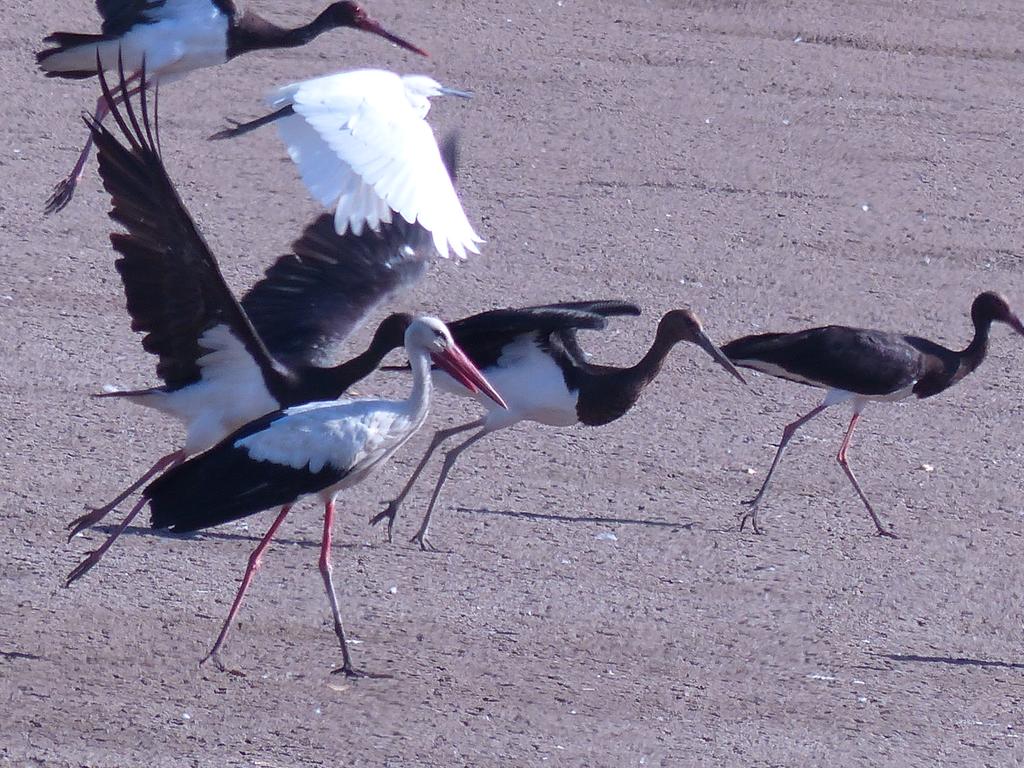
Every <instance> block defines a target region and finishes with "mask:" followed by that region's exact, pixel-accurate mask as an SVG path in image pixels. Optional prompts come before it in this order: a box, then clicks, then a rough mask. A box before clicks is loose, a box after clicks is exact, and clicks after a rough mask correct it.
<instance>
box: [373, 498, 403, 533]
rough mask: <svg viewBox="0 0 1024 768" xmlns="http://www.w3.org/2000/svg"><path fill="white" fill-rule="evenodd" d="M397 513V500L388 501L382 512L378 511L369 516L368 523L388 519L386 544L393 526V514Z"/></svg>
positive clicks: (376, 523)
mask: <svg viewBox="0 0 1024 768" xmlns="http://www.w3.org/2000/svg"><path fill="white" fill-rule="evenodd" d="M397 514H398V500H397V499H396V500H394V501H389V502H388V506H387V508H385V510H384V511H383V512H378V513H377V514H376V515H374V516H373V517H371V518H370V525H378V524H379V523H380V522H381V520H385V519H386V520H387V521H388V529H387V536H388V544H390V543H391V541H392V538H391V534H392V529H393V528H394V527H395V516H396V515H397Z"/></svg>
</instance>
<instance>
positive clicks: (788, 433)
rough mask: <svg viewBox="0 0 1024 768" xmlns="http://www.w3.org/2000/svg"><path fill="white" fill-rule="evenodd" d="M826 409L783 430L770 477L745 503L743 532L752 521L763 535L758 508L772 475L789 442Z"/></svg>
mask: <svg viewBox="0 0 1024 768" xmlns="http://www.w3.org/2000/svg"><path fill="white" fill-rule="evenodd" d="M826 408H828V406H827V405H819V406H818V407H817V408H815V409H814V410H813V411H811V412H810V413H808V414H806V415H804V416H801V417H800V418H799V419H797V420H796V421H794V422H792V423H790V424H787V425H786V428H785V429H784V430H782V440H781V441H780V442H779V449H778V450H777V451H776V452H775V459H774V460H772V465H771V467H770V468H769V469H768V475H767V476H766V477H765V479H764V483H763V484H762V485H761V490H759V491H758V492H757V496H755V497H754V498H752V499H750V500H749V501H744V502H743V503H744V504H747V505H749V506H750V510H749V511H748V512H745V513H744V514H743V517H741V518H740V530H741V531H742V530H743V526H745V525H746V524H747V520H750V527H751V528H753V529H754V533H761V528H760V526H758V524H757V506H758V504H760V503H761V499H762V498H764V494H765V491H767V490H768V483H770V482H771V479H772V475H774V474H775V469H776V467H778V466H779V461H781V460H782V454H783V453H785V451H786V446H787V445H788V444H789V441H790V440H792V439H793V435H795V434H796V431H797V430H798V429H800V427H802V426H803V425H804V424H806V423H807V422H808V421H810V420H811V419H813V418H814V417H815V416H817V415H818V414H819V413H821V412H822V411H824V410H825V409H826Z"/></svg>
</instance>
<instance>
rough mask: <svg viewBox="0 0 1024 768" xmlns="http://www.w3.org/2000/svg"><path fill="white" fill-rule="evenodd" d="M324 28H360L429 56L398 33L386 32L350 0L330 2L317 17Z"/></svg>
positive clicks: (409, 49) (359, 6)
mask: <svg viewBox="0 0 1024 768" xmlns="http://www.w3.org/2000/svg"><path fill="white" fill-rule="evenodd" d="M318 20H319V21H320V22H321V23H322V24H323V25H324V27H325V28H336V27H352V28H353V29H361V30H363V31H364V32H370V33H372V34H374V35H379V36H380V37H383V38H384V39H385V40H390V41H391V42H392V43H394V44H395V45H397V46H400V47H402V48H405V49H406V50H407V51H412V52H413V53H418V54H419V55H420V56H429V54H428V53H427V52H426V51H424V50H423V49H422V48H419V47H417V46H415V45H413V44H412V43H410V42H408V41H407V40H403V39H402V38H400V37H399V36H398V35H393V34H391V33H390V32H388V31H387V30H386V29H384V27H382V26H381V25H380V22H378V21H376V20H375V19H371V18H370V16H369V14H368V13H367V12H366V10H365V9H364V8H363V7H362V6H361V5H359V3H354V2H352V1H351V0H341V2H337V3H331V4H330V5H329V6H327V8H326V9H325V10H324V12H323V13H321V14H320V16H319V19H318Z"/></svg>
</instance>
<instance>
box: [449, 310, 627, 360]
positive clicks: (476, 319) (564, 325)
mask: <svg viewBox="0 0 1024 768" xmlns="http://www.w3.org/2000/svg"><path fill="white" fill-rule="evenodd" d="M639 314H640V307H638V306H637V305H636V304H632V303H630V302H626V301H570V302H562V303H558V304H541V305H537V306H532V307H519V308H515V309H513V308H506V309H492V310H488V311H486V312H480V313H478V314H475V315H470V316H469V317H464V318H462V319H461V320H455V321H454V322H452V323H450V324H449V325H448V328H449V330H451V332H452V336H453V337H454V338H455V341H456V342H457V343H458V345H459V346H460V347H461V348H462V349H463V351H465V353H466V354H467V355H469V357H470V359H471V360H472V361H473V362H474V363H475V364H476V366H477V367H478V368H481V369H483V368H489V367H491V366H492V365H494V364H495V363H497V361H498V358H499V357H501V354H502V351H503V350H504V349H505V347H507V346H508V345H509V344H512V343H514V342H515V341H516V339H518V338H519V337H521V336H525V335H530V334H536V335H537V336H538V338H540V339H542V340H546V339H547V338H548V337H550V336H551V335H552V334H555V333H559V334H565V335H566V336H567V337H572V338H575V332H576V331H579V330H595V331H596V330H603V329H604V328H606V327H607V325H608V320H607V318H609V317H614V316H621V315H634V316H635V315H639Z"/></svg>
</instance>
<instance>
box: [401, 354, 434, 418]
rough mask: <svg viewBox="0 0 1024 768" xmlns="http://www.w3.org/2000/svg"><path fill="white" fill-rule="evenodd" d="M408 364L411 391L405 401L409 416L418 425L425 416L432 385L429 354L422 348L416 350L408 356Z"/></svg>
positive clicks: (428, 406) (428, 407)
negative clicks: (410, 370)
mask: <svg viewBox="0 0 1024 768" xmlns="http://www.w3.org/2000/svg"><path fill="white" fill-rule="evenodd" d="M409 365H410V367H411V368H412V391H411V392H410V393H409V397H408V398H407V399H406V402H407V403H408V404H409V410H410V418H411V419H412V421H413V422H414V423H416V424H417V425H419V424H422V423H423V422H424V421H425V420H426V418H427V411H428V410H429V409H430V395H431V393H432V392H433V387H434V385H433V383H432V381H431V379H430V355H429V354H427V352H426V351H424V350H417V351H416V352H415V353H414V354H412V355H410V356H409Z"/></svg>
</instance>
